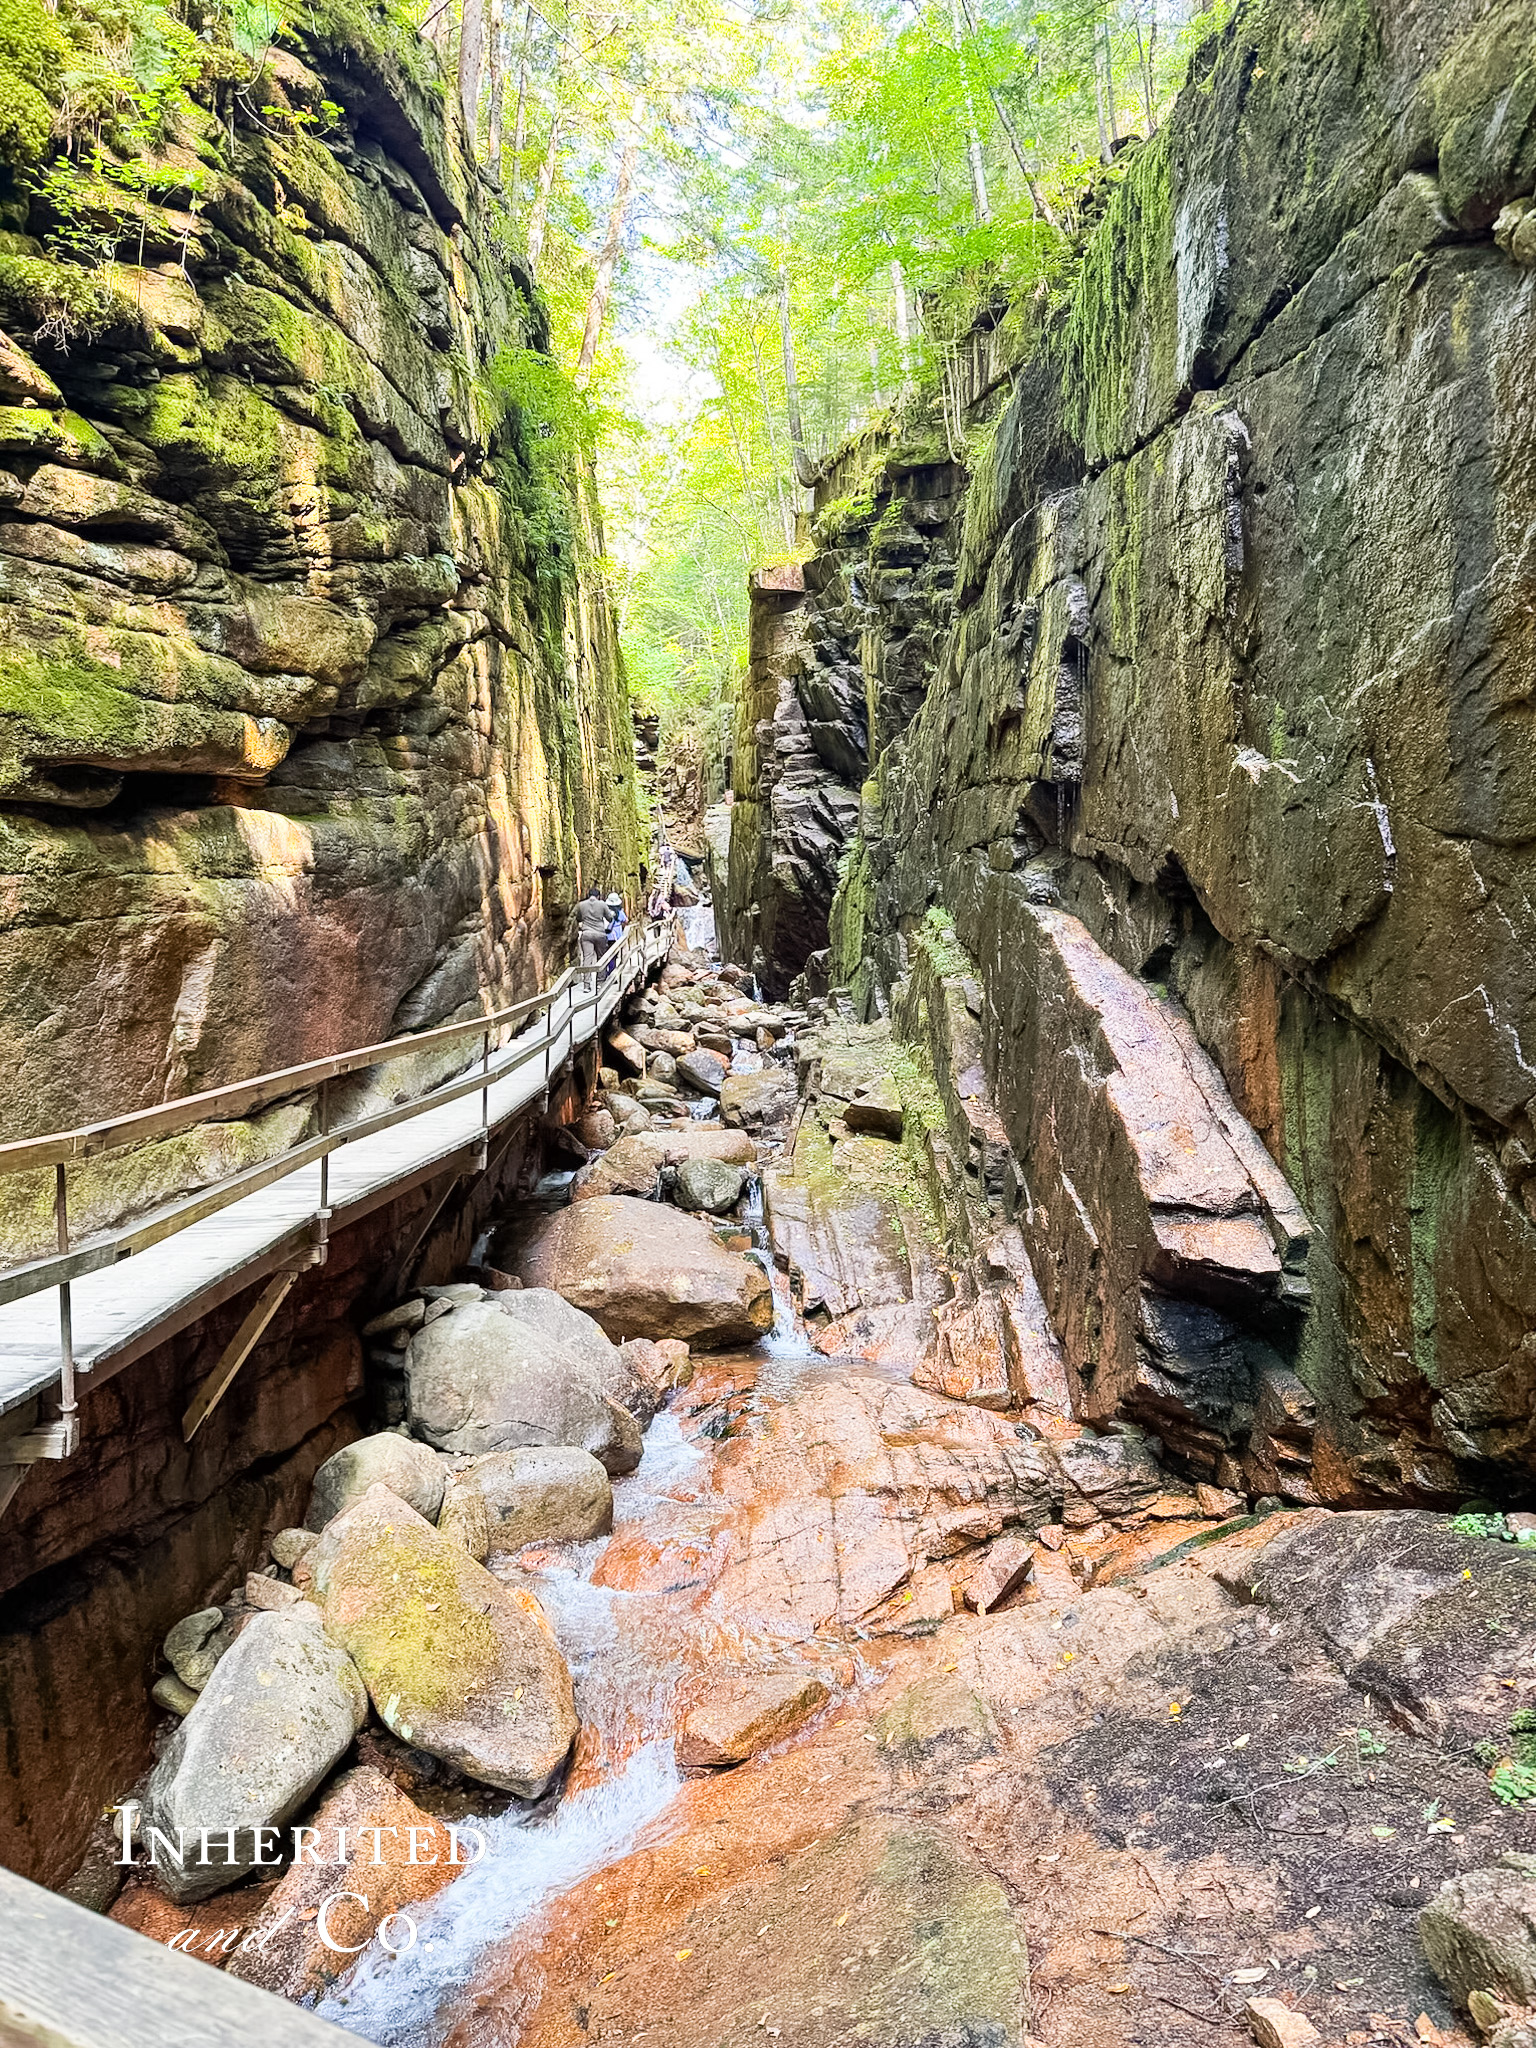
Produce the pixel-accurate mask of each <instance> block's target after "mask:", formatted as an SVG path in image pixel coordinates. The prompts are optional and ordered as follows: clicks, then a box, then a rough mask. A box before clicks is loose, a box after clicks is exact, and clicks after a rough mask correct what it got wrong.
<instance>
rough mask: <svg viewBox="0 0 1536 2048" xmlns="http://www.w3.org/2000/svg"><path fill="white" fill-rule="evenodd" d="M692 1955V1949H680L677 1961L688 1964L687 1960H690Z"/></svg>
mask: <svg viewBox="0 0 1536 2048" xmlns="http://www.w3.org/2000/svg"><path fill="white" fill-rule="evenodd" d="M692 1954H693V1950H692V1949H691V1948H680V1949H679V1950H678V1952H677V1960H678V1961H679V1962H680V1963H686V1962H687V1960H688V1958H689V1957H690V1956H691V1955H692Z"/></svg>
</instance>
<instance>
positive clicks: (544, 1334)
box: [406, 1203, 654, 1472]
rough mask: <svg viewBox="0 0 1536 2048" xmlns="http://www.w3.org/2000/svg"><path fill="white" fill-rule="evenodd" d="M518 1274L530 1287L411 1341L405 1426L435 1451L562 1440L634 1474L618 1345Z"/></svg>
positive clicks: (629, 1386) (635, 1447)
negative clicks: (409, 1424)
mask: <svg viewBox="0 0 1536 2048" xmlns="http://www.w3.org/2000/svg"><path fill="white" fill-rule="evenodd" d="M594 1206H597V1205H595V1204H592V1203H583V1204H582V1205H581V1206H580V1208H579V1209H568V1210H564V1211H562V1212H561V1216H562V1217H564V1216H576V1215H581V1214H583V1213H585V1211H586V1210H588V1209H590V1208H592V1207H594ZM646 1207H647V1211H648V1213H654V1211H651V1210H650V1205H648V1204H647V1205H646ZM519 1277H520V1278H523V1279H524V1280H526V1281H528V1283H529V1284H527V1285H526V1286H524V1287H523V1288H522V1289H521V1290H519V1291H518V1292H516V1293H508V1294H505V1295H498V1296H497V1297H496V1298H495V1300H494V1301H489V1302H481V1303H477V1304H476V1305H475V1306H474V1307H472V1308H466V1309H460V1310H459V1311H458V1312H457V1313H456V1314H454V1315H452V1316H449V1317H448V1318H447V1320H446V1321H444V1322H442V1323H439V1324H434V1325H433V1326H432V1327H431V1328H429V1329H426V1330H423V1331H422V1332H421V1334H420V1335H419V1336H418V1337H416V1338H415V1339H414V1340H413V1342H412V1344H411V1348H410V1351H409V1352H408V1353H407V1355H406V1376H407V1384H408V1389H409V1398H410V1415H411V1427H412V1428H413V1429H414V1430H416V1431H417V1433H418V1434H419V1435H421V1436H423V1437H425V1438H426V1440H427V1442H428V1443H430V1444H435V1445H436V1446H437V1448H438V1449H439V1450H443V1451H455V1452H459V1453H461V1454H466V1455H469V1456H472V1457H479V1456H482V1455H484V1454H485V1453H486V1452H488V1451H503V1450H515V1449H518V1448H520V1447H522V1446H526V1445H532V1444H567V1445H573V1446H575V1447H577V1448H579V1449H581V1450H586V1451H590V1452H591V1453H592V1455H593V1456H594V1457H596V1458H598V1459H600V1460H601V1461H602V1463H603V1464H604V1466H605V1467H606V1468H607V1469H608V1470H609V1471H610V1472H632V1471H633V1470H634V1468H635V1466H636V1465H637V1464H638V1463H639V1462H640V1448H641V1440H640V1428H639V1425H638V1424H637V1423H636V1421H635V1420H634V1418H633V1416H631V1415H630V1414H629V1412H628V1410H627V1408H626V1407H625V1406H624V1405H623V1404H624V1402H625V1400H627V1399H628V1400H632V1399H634V1398H635V1394H636V1389H635V1385H634V1382H633V1381H632V1380H631V1378H630V1376H629V1375H628V1374H627V1373H626V1372H625V1370H624V1365H623V1361H622V1360H621V1359H620V1357H619V1355H618V1352H617V1350H616V1348H615V1347H614V1346H613V1345H612V1344H611V1343H610V1342H609V1341H608V1338H607V1337H606V1336H605V1335H604V1333H603V1331H602V1330H601V1328H600V1327H599V1326H598V1325H597V1323H595V1322H594V1321H593V1320H592V1318H591V1317H589V1316H586V1315H583V1314H582V1313H581V1311H580V1309H579V1308H573V1307H571V1306H570V1305H569V1304H568V1303H567V1302H566V1301H565V1300H563V1299H562V1298H561V1296H560V1295H559V1294H557V1293H552V1292H550V1291H548V1290H547V1289H545V1288H544V1287H542V1286H540V1285H539V1284H538V1283H537V1282H536V1281H534V1280H533V1279H532V1277H531V1275H530V1274H528V1273H526V1272H525V1273H523V1274H520V1275H519Z"/></svg>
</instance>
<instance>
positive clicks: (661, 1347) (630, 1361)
mask: <svg viewBox="0 0 1536 2048" xmlns="http://www.w3.org/2000/svg"><path fill="white" fill-rule="evenodd" d="M619 1349H620V1351H621V1352H623V1354H624V1363H625V1365H626V1366H627V1367H628V1369H629V1371H630V1372H632V1373H633V1374H634V1376H635V1378H636V1379H638V1380H639V1381H641V1382H642V1384H643V1385H645V1386H647V1387H649V1388H650V1390H651V1393H652V1394H653V1395H654V1397H655V1398H656V1400H657V1401H658V1402H659V1401H661V1400H662V1399H663V1397H664V1396H665V1395H667V1394H668V1393H670V1392H671V1390H672V1389H673V1388H674V1387H684V1386H686V1385H687V1384H688V1378H689V1376H690V1373H689V1360H688V1346H687V1345H686V1344H684V1343H683V1342H682V1341H681V1340H680V1339H678V1338H676V1337H663V1338H661V1339H660V1340H659V1341H656V1340H653V1339H652V1338H650V1337H626V1338H625V1340H624V1342H623V1343H622V1344H621V1345H620V1346H619Z"/></svg>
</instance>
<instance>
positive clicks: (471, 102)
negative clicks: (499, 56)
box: [459, 0, 485, 156]
mask: <svg viewBox="0 0 1536 2048" xmlns="http://www.w3.org/2000/svg"><path fill="white" fill-rule="evenodd" d="M484 64H485V0H464V13H463V17H462V19H461V20H460V23H459V106H460V108H461V109H462V110H463V114H464V133H465V135H466V136H467V137H468V138H469V149H470V154H471V156H475V155H478V153H479V149H478V145H479V135H480V73H481V70H482V68H483V67H484Z"/></svg>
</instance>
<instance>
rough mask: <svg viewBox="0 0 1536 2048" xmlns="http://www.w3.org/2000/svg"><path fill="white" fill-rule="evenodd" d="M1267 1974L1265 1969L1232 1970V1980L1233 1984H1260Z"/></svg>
mask: <svg viewBox="0 0 1536 2048" xmlns="http://www.w3.org/2000/svg"><path fill="white" fill-rule="evenodd" d="M1268 1975H1269V1972H1268V1970H1265V1969H1258V1970H1234V1971H1233V1972H1232V1982H1233V1983H1234V1984H1262V1983H1263V1981H1264V1979H1265V1978H1266V1977H1267V1976H1268Z"/></svg>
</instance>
